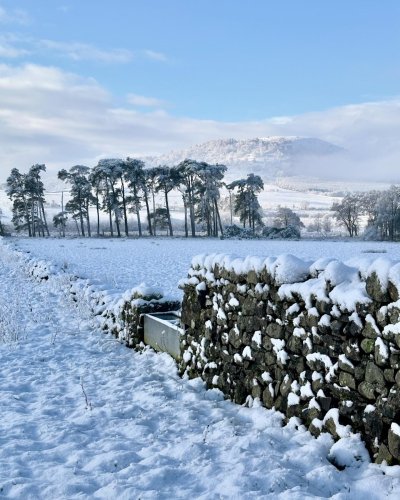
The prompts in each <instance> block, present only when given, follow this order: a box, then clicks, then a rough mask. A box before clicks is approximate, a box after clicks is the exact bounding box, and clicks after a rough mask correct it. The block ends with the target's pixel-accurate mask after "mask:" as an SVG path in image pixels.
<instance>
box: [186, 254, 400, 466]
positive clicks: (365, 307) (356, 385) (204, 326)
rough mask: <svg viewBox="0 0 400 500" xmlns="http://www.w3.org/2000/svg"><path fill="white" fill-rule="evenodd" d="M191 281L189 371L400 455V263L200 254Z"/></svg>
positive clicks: (394, 458)
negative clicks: (356, 433) (359, 434)
mask: <svg viewBox="0 0 400 500" xmlns="http://www.w3.org/2000/svg"><path fill="white" fill-rule="evenodd" d="M180 286H181V288H183V290H184V299H183V305H182V322H183V323H184V324H185V326H186V335H185V337H184V340H183V345H182V350H183V356H182V362H181V366H180V369H181V372H182V373H186V374H188V375H189V376H190V377H196V376H201V377H202V378H203V379H204V380H205V381H206V382H207V385H208V386H209V387H218V388H219V389H221V391H223V392H224V393H225V394H226V396H228V397H230V398H231V399H233V400H234V401H235V402H237V403H239V404H244V403H246V402H247V403H248V404H251V403H252V401H253V400H254V399H255V398H258V399H259V400H260V401H261V402H262V403H263V404H264V405H265V406H266V407H267V408H276V409H277V410H279V411H281V412H283V413H284V414H285V415H286V416H287V417H288V418H290V417H298V418H299V419H301V421H302V422H303V423H304V424H306V425H307V426H308V428H309V430H310V431H311V432H312V433H313V434H314V435H316V436H317V435H319V433H321V432H322V431H327V432H330V433H331V434H332V435H333V436H334V437H335V438H336V439H338V438H340V437H343V436H345V435H347V434H348V433H349V432H350V431H353V432H360V433H361V435H362V437H363V439H364V441H365V443H366V445H367V448H368V449H369V451H370V453H371V456H372V457H373V458H374V459H375V460H376V461H377V462H382V461H384V460H385V461H386V462H388V463H399V462H400V425H398V424H400V322H399V320H400V300H399V290H400V264H398V263H394V262H392V261H390V260H388V259H382V258H380V259H375V260H374V259H372V258H371V256H365V257H364V258H362V259H358V260H355V261H353V262H351V263H350V265H346V264H344V263H342V262H339V261H337V260H333V259H321V260H319V261H317V262H313V263H312V262H304V261H302V260H300V259H297V258H296V257H293V256H288V255H286V256H281V257H278V258H276V259H275V258H268V259H265V260H262V259H257V258H247V259H245V260H241V259H234V258H231V257H229V256H221V255H212V256H198V257H196V258H195V259H193V262H192V268H191V269H190V272H189V277H188V278H187V279H186V280H183V281H182V282H181V284H180Z"/></svg>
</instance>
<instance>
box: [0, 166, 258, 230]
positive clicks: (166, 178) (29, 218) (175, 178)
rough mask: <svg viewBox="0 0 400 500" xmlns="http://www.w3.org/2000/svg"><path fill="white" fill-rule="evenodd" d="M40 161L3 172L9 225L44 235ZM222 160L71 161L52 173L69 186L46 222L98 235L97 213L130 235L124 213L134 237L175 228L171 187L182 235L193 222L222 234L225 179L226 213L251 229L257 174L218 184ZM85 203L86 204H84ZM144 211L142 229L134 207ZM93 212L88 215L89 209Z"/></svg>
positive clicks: (254, 225) (254, 217) (255, 221)
mask: <svg viewBox="0 0 400 500" xmlns="http://www.w3.org/2000/svg"><path fill="white" fill-rule="evenodd" d="M45 170H46V167H45V165H39V164H37V165H33V166H32V167H31V168H30V169H29V171H28V172H27V173H21V172H20V171H19V170H18V169H17V168H14V169H13V170H12V171H11V174H10V176H9V177H8V179H7V194H8V196H9V198H10V199H11V200H12V203H13V207H12V213H13V217H12V222H13V224H14V227H15V229H16V231H18V232H27V234H28V235H29V236H32V237H34V236H48V235H49V234H50V232H49V226H48V221H47V220H46V213H45V210H44V203H45V188H44V185H43V182H42V179H41V174H42V172H44V171H45ZM225 172H226V167H225V166H224V165H219V164H216V165H211V164H208V163H206V162H198V161H194V160H189V159H187V160H184V161H182V162H181V163H179V165H177V166H173V167H168V166H165V165H163V166H159V167H156V168H145V164H144V162H143V161H141V160H138V159H135V158H127V159H126V160H122V159H103V160H100V161H99V162H98V164H97V165H96V166H95V167H93V168H89V167H87V166H84V165H75V166H73V167H71V168H70V169H69V170H65V169H63V170H60V171H59V172H58V178H59V179H61V180H63V181H65V182H66V183H67V184H69V186H70V190H69V193H70V197H69V200H68V202H67V203H66V205H65V207H64V206H62V210H61V211H60V212H59V213H58V214H56V215H55V216H54V218H53V225H54V226H55V227H56V228H57V229H58V231H59V233H60V235H63V236H65V229H66V225H67V221H68V220H69V219H72V220H73V221H74V222H75V225H76V230H77V232H78V234H79V235H80V236H89V237H90V236H92V234H93V233H95V234H96V235H98V236H99V235H100V234H101V227H100V213H101V212H103V213H105V214H107V219H108V232H109V234H110V235H111V236H121V235H122V234H124V235H125V236H129V235H130V234H131V232H132V228H131V227H129V218H128V215H129V214H132V213H133V214H134V215H135V217H136V225H137V231H138V234H139V236H142V235H143V233H144V230H145V231H147V232H148V234H149V235H150V236H156V235H157V232H158V231H160V230H165V231H166V232H167V234H169V235H170V236H173V235H174V227H173V224H172V220H171V211H170V203H169V194H170V192H171V191H172V190H177V191H179V192H180V194H181V196H182V202H183V210H184V231H185V235H186V236H189V235H190V236H196V224H201V225H202V227H203V228H205V232H206V234H207V235H208V236H218V235H223V233H224V227H223V224H222V221H221V216H220V209H219V200H220V191H221V188H222V187H223V186H225V187H226V188H227V189H228V190H229V193H230V200H231V204H230V209H231V213H232V212H233V213H235V214H236V215H238V216H239V218H240V221H241V222H242V223H243V225H244V227H248V228H250V229H251V230H252V231H253V232H254V231H255V230H256V228H257V227H258V226H261V225H262V214H261V207H260V204H259V202H258V198H257V195H258V193H259V192H260V191H261V190H262V189H263V188H264V185H263V181H262V180H261V178H260V177H259V176H258V175H254V174H249V175H248V176H247V177H246V178H244V179H238V180H236V181H234V182H232V183H230V184H226V183H224V175H225ZM156 195H161V196H162V198H163V201H164V203H163V204H164V206H163V207H156V202H155V197H156ZM91 208H92V211H91V210H90V209H91ZM142 210H145V211H146V216H147V217H146V219H147V221H146V222H147V224H146V226H147V227H146V228H145V229H144V227H143V223H142V220H141V211H142ZM93 211H95V213H96V216H95V220H94V221H92V220H91V217H90V213H91V212H92V214H93Z"/></svg>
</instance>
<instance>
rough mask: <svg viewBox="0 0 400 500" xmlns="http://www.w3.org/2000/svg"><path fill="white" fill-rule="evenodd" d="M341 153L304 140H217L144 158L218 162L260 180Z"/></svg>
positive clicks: (150, 161) (162, 161) (322, 143)
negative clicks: (309, 160)
mask: <svg viewBox="0 0 400 500" xmlns="http://www.w3.org/2000/svg"><path fill="white" fill-rule="evenodd" d="M342 151H343V150H342V149H341V148H339V147H337V146H335V145H333V144H330V143H329V142H326V141H322V140H320V139H316V138H305V137H261V138H254V139H244V140H238V139H221V140H215V141H208V142H205V143H203V144H197V145H195V146H192V147H190V148H188V149H185V150H182V151H172V152H170V153H168V154H165V155H162V156H154V157H148V158H145V161H146V164H148V165H149V166H150V165H160V164H166V165H176V164H177V163H179V162H180V161H182V160H184V159H185V158H191V159H193V160H198V161H206V162H208V163H222V164H224V165H226V166H227V167H228V169H229V173H235V174H236V173H237V172H241V173H242V174H243V173H247V172H250V171H252V172H256V173H258V174H261V175H263V176H264V177H269V178H271V177H276V176H278V175H290V174H292V173H294V170H296V171H297V168H296V167H297V166H298V164H301V163H302V162H303V161H304V159H305V158H308V159H310V158H314V159H317V158H323V157H326V156H331V155H332V154H335V153H339V152H342Z"/></svg>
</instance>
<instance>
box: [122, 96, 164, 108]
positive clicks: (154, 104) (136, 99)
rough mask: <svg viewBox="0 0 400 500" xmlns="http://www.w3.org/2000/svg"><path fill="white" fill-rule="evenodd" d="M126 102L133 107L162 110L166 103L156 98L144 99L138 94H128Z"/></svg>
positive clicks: (144, 97)
mask: <svg viewBox="0 0 400 500" xmlns="http://www.w3.org/2000/svg"><path fill="white" fill-rule="evenodd" d="M127 101H128V102H129V104H132V105H133V106H140V107H148V108H163V107H165V106H166V105H167V104H168V103H167V102H166V101H163V100H162V99H157V98H156V97H146V96H144V95H139V94H128V96H127Z"/></svg>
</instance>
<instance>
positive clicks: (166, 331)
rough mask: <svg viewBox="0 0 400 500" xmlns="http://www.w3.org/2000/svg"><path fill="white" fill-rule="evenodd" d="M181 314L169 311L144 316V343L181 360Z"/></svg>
mask: <svg viewBox="0 0 400 500" xmlns="http://www.w3.org/2000/svg"><path fill="white" fill-rule="evenodd" d="M180 325H181V319H180V315H179V312H177V311H168V312H160V313H152V314H145V315H144V322H143V327H144V343H145V344H148V345H150V346H151V347H152V348H153V349H155V350H156V351H162V352H167V353H168V354H170V355H171V356H172V357H173V358H175V359H177V360H179V359H180V358H181V341H180V337H181V335H182V333H183V332H184V330H183V329H182V328H181V326H180Z"/></svg>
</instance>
